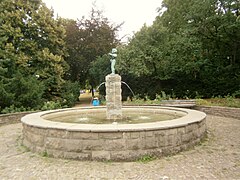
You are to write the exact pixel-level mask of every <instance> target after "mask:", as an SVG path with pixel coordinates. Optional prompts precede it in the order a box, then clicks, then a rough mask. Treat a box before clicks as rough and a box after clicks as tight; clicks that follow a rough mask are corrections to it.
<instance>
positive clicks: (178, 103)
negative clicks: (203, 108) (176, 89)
mask: <svg viewBox="0 0 240 180" xmlns="http://www.w3.org/2000/svg"><path fill="white" fill-rule="evenodd" d="M161 105H162V106H169V107H183V108H184V107H185V108H192V107H194V106H196V100H195V99H177V100H162V101H161Z"/></svg>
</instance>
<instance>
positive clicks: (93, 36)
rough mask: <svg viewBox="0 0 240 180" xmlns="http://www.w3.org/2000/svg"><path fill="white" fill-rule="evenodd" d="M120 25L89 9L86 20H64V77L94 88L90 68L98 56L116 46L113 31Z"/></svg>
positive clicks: (100, 12)
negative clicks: (87, 82) (66, 68)
mask: <svg viewBox="0 0 240 180" xmlns="http://www.w3.org/2000/svg"><path fill="white" fill-rule="evenodd" d="M120 26H121V25H114V24H111V23H110V22H109V21H108V19H107V18H106V17H104V16H103V12H102V11H100V10H96V9H94V8H92V10H91V13H90V17H89V18H85V17H82V19H80V20H78V21H74V20H66V21H65V29H66V34H67V36H66V43H67V48H68V54H69V56H68V57H67V59H66V60H67V62H68V64H69V65H70V70H69V72H68V78H69V79H70V80H72V81H79V82H80V83H81V84H82V85H85V83H86V81H89V82H90V84H91V85H92V87H93V86H95V85H96V84H95V82H96V80H95V79H94V77H93V76H91V74H90V73H89V69H90V67H91V66H90V65H91V63H92V62H94V61H96V59H97V57H98V56H103V55H104V54H106V53H109V52H110V50H111V48H113V47H116V46H117V45H118V43H119V41H118V40H117V31H118V29H119V28H120Z"/></svg>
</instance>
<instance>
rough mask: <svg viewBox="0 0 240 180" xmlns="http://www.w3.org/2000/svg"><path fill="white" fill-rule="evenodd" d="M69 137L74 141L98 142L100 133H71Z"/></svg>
mask: <svg viewBox="0 0 240 180" xmlns="http://www.w3.org/2000/svg"><path fill="white" fill-rule="evenodd" d="M69 137H70V138H72V139H83V140H85V139H89V140H96V139H98V133H94V132H76V131H73V132H69Z"/></svg>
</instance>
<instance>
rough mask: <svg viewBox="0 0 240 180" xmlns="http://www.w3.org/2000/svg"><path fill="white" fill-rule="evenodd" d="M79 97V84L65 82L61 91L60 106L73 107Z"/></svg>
mask: <svg viewBox="0 0 240 180" xmlns="http://www.w3.org/2000/svg"><path fill="white" fill-rule="evenodd" d="M79 95H80V86H79V83H78V82H70V81H66V82H65V84H64V85H63V87H62V90H61V98H62V103H61V104H62V106H68V107H71V106H73V105H74V104H75V103H76V101H78V98H79Z"/></svg>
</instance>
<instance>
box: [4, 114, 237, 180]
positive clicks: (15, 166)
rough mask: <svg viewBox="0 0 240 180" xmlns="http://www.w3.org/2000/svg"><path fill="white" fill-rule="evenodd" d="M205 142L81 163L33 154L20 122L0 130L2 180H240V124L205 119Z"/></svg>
mask: <svg viewBox="0 0 240 180" xmlns="http://www.w3.org/2000/svg"><path fill="white" fill-rule="evenodd" d="M207 125H208V131H209V134H208V140H207V141H205V142H204V143H202V145H199V146H196V147H195V148H194V149H192V150H189V151H185V152H182V153H179V154H177V155H175V156H170V157H164V158H161V159H156V160H153V161H150V162H147V163H143V162H81V161H74V160H64V159H54V158H49V157H43V156H40V155H38V154H34V153H31V152H29V151H27V149H25V148H24V147H22V146H21V131H22V126H21V124H20V123H19V124H11V125H5V126H2V127H0V179H1V180H4V179H11V180H12V179H18V180H19V179H24V180H25V179H33V180H35V179H51V180H54V179H64V180H65V179H104V180H105V179H118V180H119V179H139V180H140V179H142V180H150V179H154V180H155V179H157V180H160V179H188V180H189V179H210V180H212V179H226V180H232V179H240V120H237V119H231V118H223V117H217V116H208V117H207Z"/></svg>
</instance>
